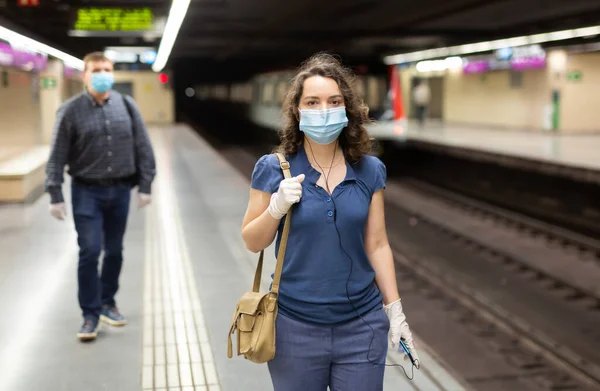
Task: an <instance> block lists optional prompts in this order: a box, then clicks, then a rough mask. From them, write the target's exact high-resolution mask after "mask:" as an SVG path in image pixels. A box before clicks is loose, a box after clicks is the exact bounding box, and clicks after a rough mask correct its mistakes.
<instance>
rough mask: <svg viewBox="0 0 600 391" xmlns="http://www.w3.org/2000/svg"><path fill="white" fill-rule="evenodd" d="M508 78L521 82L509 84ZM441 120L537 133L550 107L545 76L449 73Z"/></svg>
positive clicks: (541, 73)
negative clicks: (535, 131)
mask: <svg viewBox="0 0 600 391" xmlns="http://www.w3.org/2000/svg"><path fill="white" fill-rule="evenodd" d="M511 78H520V79H521V80H519V82H518V83H515V82H513V83H511ZM444 94H445V96H444V99H443V102H444V109H443V113H444V114H443V117H444V119H445V121H447V122H449V123H457V124H478V125H486V126H494V127H506V128H517V129H527V130H537V129H541V128H543V126H544V115H545V108H546V107H547V105H548V104H549V103H550V96H549V89H548V86H547V83H546V72H545V71H543V70H531V71H525V72H521V74H520V75H512V74H511V72H509V71H499V72H489V73H484V74H464V73H455V72H451V73H448V74H447V75H446V78H445V83H444Z"/></svg>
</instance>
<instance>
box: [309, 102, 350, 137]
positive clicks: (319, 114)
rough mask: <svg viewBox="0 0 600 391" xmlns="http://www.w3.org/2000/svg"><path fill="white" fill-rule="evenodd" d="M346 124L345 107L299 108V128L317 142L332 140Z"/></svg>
mask: <svg viewBox="0 0 600 391" xmlns="http://www.w3.org/2000/svg"><path fill="white" fill-rule="evenodd" d="M346 126H348V117H346V107H335V108H332V109H322V110H300V130H301V131H303V132H304V133H305V134H306V135H307V136H308V138H310V139H311V140H312V141H314V142H315V143H317V144H330V143H332V142H334V141H335V140H336V139H337V138H338V137H339V135H340V133H342V130H343V129H344V128H345V127H346Z"/></svg>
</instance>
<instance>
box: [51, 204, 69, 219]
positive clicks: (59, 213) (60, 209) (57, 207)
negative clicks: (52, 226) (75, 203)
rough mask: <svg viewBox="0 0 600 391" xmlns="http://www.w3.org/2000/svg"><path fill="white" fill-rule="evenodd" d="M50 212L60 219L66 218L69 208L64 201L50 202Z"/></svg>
mask: <svg viewBox="0 0 600 391" xmlns="http://www.w3.org/2000/svg"><path fill="white" fill-rule="evenodd" d="M50 214H51V215H52V217H54V218H55V219H58V220H64V219H65V216H66V215H67V208H66V207H65V203H64V202H60V203H58V204H50Z"/></svg>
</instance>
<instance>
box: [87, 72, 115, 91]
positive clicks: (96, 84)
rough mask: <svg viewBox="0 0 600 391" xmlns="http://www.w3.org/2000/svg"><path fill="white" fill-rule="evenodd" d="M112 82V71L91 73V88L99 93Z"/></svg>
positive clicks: (109, 86)
mask: <svg viewBox="0 0 600 391" xmlns="http://www.w3.org/2000/svg"><path fill="white" fill-rule="evenodd" d="M114 82H115V77H114V75H113V73H112V72H96V73H92V88H93V89H94V91H98V92H99V93H101V94H102V93H104V92H106V91H108V90H110V89H111V88H112V86H113V84H114Z"/></svg>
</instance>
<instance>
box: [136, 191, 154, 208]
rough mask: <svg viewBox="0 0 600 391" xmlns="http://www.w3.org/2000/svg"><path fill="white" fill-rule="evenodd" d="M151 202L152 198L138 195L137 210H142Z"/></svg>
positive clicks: (147, 195) (141, 194)
mask: <svg viewBox="0 0 600 391" xmlns="http://www.w3.org/2000/svg"><path fill="white" fill-rule="evenodd" d="M150 202H152V196H151V195H150V194H146V193H138V208H139V209H142V208H143V207H145V206H147V205H148V204H150Z"/></svg>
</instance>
